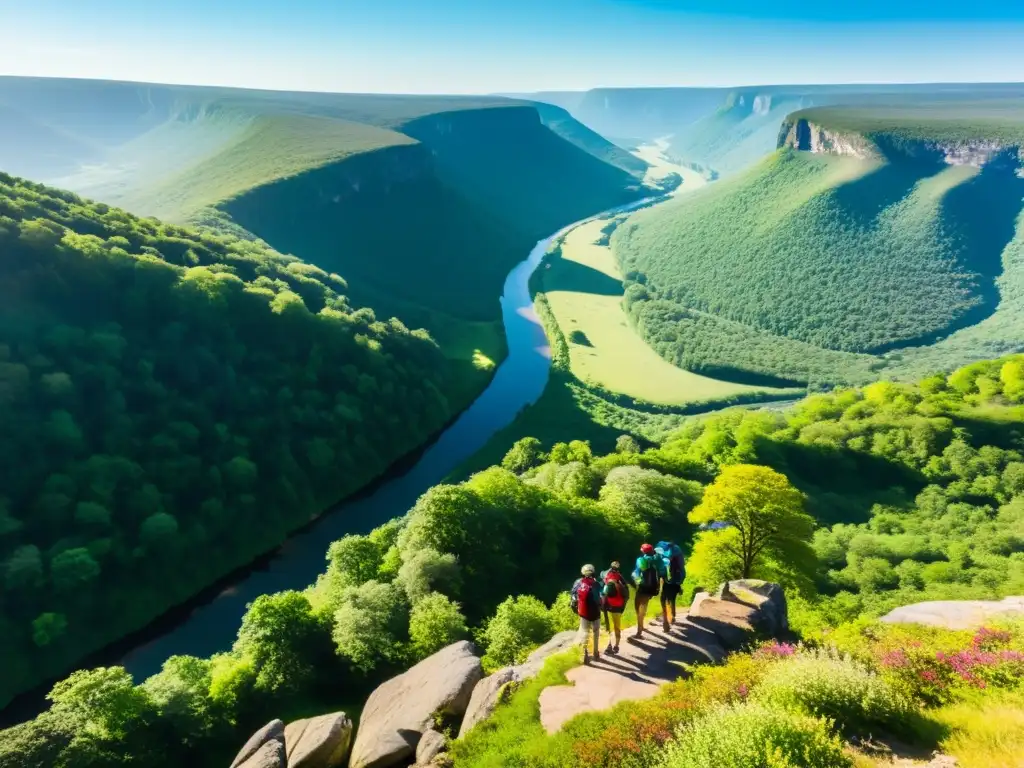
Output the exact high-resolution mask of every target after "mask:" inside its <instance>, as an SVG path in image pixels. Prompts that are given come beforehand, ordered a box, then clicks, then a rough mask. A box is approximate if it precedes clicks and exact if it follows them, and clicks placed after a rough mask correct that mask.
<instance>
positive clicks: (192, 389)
mask: <svg viewBox="0 0 1024 768" xmlns="http://www.w3.org/2000/svg"><path fill="white" fill-rule="evenodd" d="M0 253H2V254H3V259H2V260H0V295H2V297H3V300H2V301H0V475H2V479H0V487H2V488H3V493H2V494H0V583H2V586H3V588H2V590H0V656H2V657H3V659H4V675H3V677H2V680H0V701H3V702H6V701H7V700H9V699H10V697H11V696H12V695H14V694H15V693H17V692H19V691H22V690H25V689H27V688H29V687H31V686H32V685H34V684H37V683H39V682H40V681H42V680H45V679H47V678H48V677H55V676H57V675H59V674H61V673H63V672H66V670H67V669H68V668H69V667H70V666H71V665H72V664H73V663H74V662H76V661H77V660H79V659H80V658H81V657H82V656H83V655H85V654H86V653H88V652H89V651H92V650H95V649H97V648H98V647H100V646H102V645H104V644H105V643H107V642H109V641H111V640H113V639H115V638H117V637H120V636H122V635H124V634H125V633H127V632H129V631H131V630H134V629H137V628H139V627H141V626H142V625H144V624H145V623H147V622H148V621H150V620H152V619H153V618H154V617H155V616H157V615H159V614H160V613H161V612H162V611H164V610H165V609H166V608H168V607H170V606H171V605H174V604H175V603H177V602H180V601H182V600H184V599H185V598H187V597H189V596H191V595H192V594H194V593H195V592H196V591H198V590H199V589H201V588H202V587H204V586H207V585H208V584H210V583H211V582H212V581H214V580H216V579H217V578H218V577H221V576H223V575H225V574H226V573H228V572H230V571H231V570H232V569H234V568H236V567H238V566H240V565H242V564H244V563H246V562H249V561H250V560H251V559H252V558H253V557H255V556H256V555H258V554H261V553H263V552H266V551H268V550H270V549H272V548H273V547H274V546H276V545H277V544H278V543H280V541H281V540H282V539H283V538H284V537H285V535H286V534H287V533H288V532H289V531H290V530H293V529H295V528H297V527H299V526H301V525H302V524H304V523H306V522H308V521H309V520H310V519H311V518H312V517H313V516H315V515H317V514H319V513H320V512H322V511H323V510H324V509H325V508H326V507H327V506H329V505H330V504H332V503H334V502H336V501H338V500H340V499H341V498H342V497H344V496H346V495H348V494H351V493H352V492H354V491H355V490H357V489H359V488H360V487H362V486H364V485H365V484H367V483H368V482H369V481H371V480H373V479H374V478H376V477H377V476H379V475H380V474H381V473H383V472H384V471H385V470H386V469H387V468H388V467H389V466H390V465H391V464H392V463H393V462H394V461H395V460H396V459H398V458H399V457H400V456H401V455H403V454H404V453H406V452H409V451H411V450H413V449H414V448H416V447H417V446H418V445H420V444H422V443H423V442H424V441H425V440H426V439H427V438H428V437H429V436H430V435H431V434H432V433H434V432H436V431H437V430H439V429H440V428H441V427H442V426H443V424H444V423H445V421H446V420H448V419H449V418H450V417H451V416H452V415H453V404H452V403H450V402H449V400H448V399H447V397H446V395H445V394H443V393H444V392H447V391H450V390H451V389H452V388H453V387H454V388H456V389H457V387H455V386H454V382H453V379H454V378H455V376H456V374H455V371H454V369H453V368H452V366H451V364H450V363H449V362H448V361H447V360H446V359H445V358H444V357H443V355H442V354H441V352H440V351H439V349H438V348H437V345H436V344H435V343H434V342H433V340H432V339H431V338H430V337H429V336H428V335H427V334H426V333H425V332H424V331H421V330H410V329H408V328H406V327H405V326H404V325H403V324H402V323H401V322H400V321H398V320H395V319H391V320H387V321H383V320H378V319H376V318H375V317H374V313H373V312H372V311H371V310H369V309H365V308H364V309H358V308H355V307H353V306H351V305H350V304H349V302H348V300H347V299H346V296H345V294H346V293H347V286H346V283H345V280H344V279H342V278H341V277H339V276H338V275H336V274H329V273H328V272H325V271H324V270H322V269H320V268H318V267H316V266H313V265H311V264H308V263H305V262H303V261H301V260H299V259H297V258H295V257H292V256H287V255H284V254H281V253H278V252H276V251H274V250H272V249H270V248H269V247H268V246H267V245H266V244H264V243H262V242H260V241H254V240H244V239H239V238H236V237H233V236H228V235H223V234H214V233H211V232H209V231H200V230H196V229H191V228H188V227H181V226H174V225H168V224H163V223H160V222H158V221H156V220H155V219H142V218H138V217H135V216H132V215H130V214H128V213H126V212H124V211H122V210H119V209H117V208H112V207H109V206H107V205H104V204H101V203H92V202H88V201H86V200H83V199H80V198H79V197H77V196H75V195H73V194H70V193H66V192H61V191H57V190H54V189H50V188H47V187H44V186H41V185H39V184H35V183H30V182H27V181H23V180H20V179H17V178H14V177H11V176H8V175H5V174H0ZM186 561H187V562H188V563H189V566H188V567H187V568H186V567H182V563H183V562H186Z"/></svg>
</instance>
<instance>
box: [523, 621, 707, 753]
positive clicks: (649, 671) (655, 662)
mask: <svg viewBox="0 0 1024 768" xmlns="http://www.w3.org/2000/svg"><path fill="white" fill-rule="evenodd" d="M601 631H602V636H601V645H602V646H607V638H606V637H605V633H604V628H603V627H602V628H601ZM635 632H636V630H635V629H633V628H631V629H628V630H625V631H624V632H623V636H622V645H621V646H620V650H619V653H618V654H616V655H608V654H606V653H604V652H603V650H602V653H601V658H600V660H598V661H591V663H590V665H589V666H585V667H584V666H580V667H576V668H575V669H572V670H570V671H569V672H568V673H567V674H566V677H567V678H568V679H569V681H570V683H571V685H556V686H551V687H550V688H545V689H544V690H543V691H542V692H541V694H540V722H541V724H542V725H543V726H544V729H545V730H546V731H547V732H548V733H554V732H555V731H557V730H558V729H559V728H561V727H562V725H563V724H564V723H565V722H566V721H568V720H569V719H570V718H572V717H574V716H575V715H578V714H580V713H581V712H593V711H596V710H601V709H607V708H609V707H612V706H614V705H616V704H618V703H619V702H620V701H634V700H637V699H646V698H650V697H651V696H653V695H654V694H655V693H657V692H658V688H659V687H660V686H661V685H663V684H664V683H667V682H670V681H672V680H676V679H677V678H679V677H681V676H682V675H683V674H684V669H683V667H682V666H680V665H681V664H714V663H718V662H720V661H721V660H722V659H723V658H725V650H724V649H723V648H722V646H721V644H720V643H719V641H718V638H717V637H716V636H715V634H714V633H713V632H711V631H709V630H707V629H704V628H702V627H698V626H697V625H696V624H692V623H690V622H689V621H687V620H686V618H685V615H680V617H679V618H678V619H677V623H676V624H675V625H674V626H672V627H671V628H670V631H669V632H668V633H666V632H664V631H663V630H662V628H661V623H660V622H655V623H653V624H650V625H648V628H647V630H645V631H644V634H643V637H642V638H641V640H640V641H638V642H637V643H630V642H626V638H627V637H632V636H633V635H634V633H635Z"/></svg>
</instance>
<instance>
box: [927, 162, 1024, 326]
mask: <svg viewBox="0 0 1024 768" xmlns="http://www.w3.org/2000/svg"><path fill="white" fill-rule="evenodd" d="M1017 167H1018V163H1017V162H1016V158H1015V157H1013V156H1012V155H1010V153H1005V154H1004V155H1003V156H999V157H996V158H994V159H993V160H992V161H991V162H989V163H988V164H987V165H985V166H984V167H983V168H982V169H981V172H980V173H979V174H978V175H977V176H975V177H974V178H973V179H971V180H970V181H968V182H966V183H964V184H960V185H959V186H957V187H955V188H954V189H952V190H950V191H949V193H948V194H946V196H945V198H944V199H943V201H942V208H943V214H944V217H943V218H944V219H945V220H946V221H948V222H949V223H950V224H951V225H952V227H953V231H954V232H955V233H956V235H957V237H958V239H959V240H960V263H961V265H962V266H963V267H964V268H966V269H967V270H970V271H971V272H977V273H978V274H980V276H981V280H980V281H979V282H980V285H979V286H978V292H979V294H980V296H981V298H982V304H981V305H980V306H979V307H976V308H975V309H973V310H971V311H970V312H968V313H967V315H965V316H964V317H963V318H961V319H960V320H959V321H958V322H957V324H956V325H957V327H964V326H967V325H973V324H974V323H977V322H979V321H980V320H982V319H983V318H984V317H987V316H988V315H990V314H991V313H992V312H993V311H994V310H995V308H996V305H997V304H998V303H999V291H998V289H997V288H996V283H995V281H996V278H997V277H999V276H1000V275H1001V274H1002V272H1003V260H1002V256H1003V251H1004V250H1005V249H1006V246H1007V245H1009V243H1010V241H1011V240H1012V239H1013V236H1014V234H1015V232H1016V226H1017V218H1018V217H1019V216H1020V213H1021V208H1022V205H1024V178H1020V177H1018V176H1017Z"/></svg>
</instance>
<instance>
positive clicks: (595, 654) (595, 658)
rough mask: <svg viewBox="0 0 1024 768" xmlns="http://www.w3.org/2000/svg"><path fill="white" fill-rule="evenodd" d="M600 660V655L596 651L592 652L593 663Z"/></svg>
mask: <svg viewBox="0 0 1024 768" xmlns="http://www.w3.org/2000/svg"><path fill="white" fill-rule="evenodd" d="M600 660H601V654H600V653H598V652H597V651H594V661H600Z"/></svg>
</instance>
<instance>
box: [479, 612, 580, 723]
mask: <svg viewBox="0 0 1024 768" xmlns="http://www.w3.org/2000/svg"><path fill="white" fill-rule="evenodd" d="M575 644H576V632H575V631H569V632H559V633H558V634H557V635H555V636H554V637H552V638H551V639H550V640H548V641H547V642H546V643H544V645H542V646H541V647H540V648H538V649H537V650H535V651H534V652H533V653H531V654H530V655H529V656H528V657H527V658H526V661H525V662H523V663H522V664H517V665H515V666H512V667H505V668H504V669H499V670H498V671H497V672H495V673H494V674H492V675H489V676H488V677H485V678H484V679H483V680H481V681H480V682H478V683H477V684H476V686H475V687H474V688H473V695H472V696H471V697H470V700H469V706H468V707H467V708H466V716H465V717H464V718H463V720H462V726H461V727H460V728H459V738H460V739H461V738H462V737H463V736H465V735H466V734H467V733H469V731H470V729H471V728H472V727H473V726H474V725H476V724H477V723H479V722H480V721H481V720H486V719H487V718H488V717H490V716H491V715H492V714H493V713H494V710H495V709H496V708H497V706H498V704H499V703H500V702H501V701H502V700H503V699H504V697H505V695H506V694H507V693H508V692H509V691H510V690H511V688H512V687H513V686H515V685H518V684H520V683H523V682H525V681H527V680H530V679H531V678H534V677H536V676H537V675H538V674H539V673H540V670H541V668H542V667H543V666H544V662H545V661H546V660H547V658H548V657H549V656H553V655H554V654H556V653H561V652H562V651H564V650H567V649H569V648H571V647H573V646H574V645H575Z"/></svg>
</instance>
